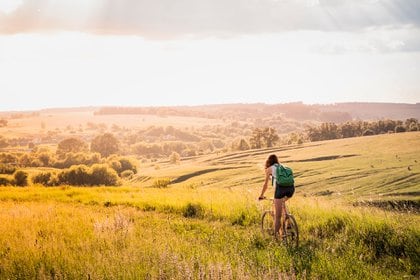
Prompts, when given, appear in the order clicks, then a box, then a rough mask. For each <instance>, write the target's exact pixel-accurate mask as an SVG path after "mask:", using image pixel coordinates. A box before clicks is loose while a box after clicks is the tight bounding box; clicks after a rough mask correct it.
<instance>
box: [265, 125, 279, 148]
mask: <svg viewBox="0 0 420 280" xmlns="http://www.w3.org/2000/svg"><path fill="white" fill-rule="evenodd" d="M262 137H263V141H264V144H265V146H266V147H267V148H271V147H273V146H274V145H276V144H277V142H278V141H279V136H278V134H277V133H276V130H275V129H274V128H271V127H266V128H264V130H263V136H262Z"/></svg>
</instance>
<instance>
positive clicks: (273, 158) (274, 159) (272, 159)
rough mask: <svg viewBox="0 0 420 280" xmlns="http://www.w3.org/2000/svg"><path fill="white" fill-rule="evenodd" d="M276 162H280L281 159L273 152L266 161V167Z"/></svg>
mask: <svg viewBox="0 0 420 280" xmlns="http://www.w3.org/2000/svg"><path fill="white" fill-rule="evenodd" d="M275 163H277V164H278V163H279V159H278V158H277V156H276V155H275V154H272V155H270V156H269V157H268V159H267V160H266V161H265V168H268V167H270V166H272V165H273V164H275Z"/></svg>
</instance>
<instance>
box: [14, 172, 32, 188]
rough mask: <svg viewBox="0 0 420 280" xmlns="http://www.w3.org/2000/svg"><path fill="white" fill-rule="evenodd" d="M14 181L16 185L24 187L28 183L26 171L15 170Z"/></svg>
mask: <svg viewBox="0 0 420 280" xmlns="http://www.w3.org/2000/svg"><path fill="white" fill-rule="evenodd" d="M13 177H14V183H15V185H16V186H19V187H24V186H27V185H28V173H26V172H25V171H22V170H17V171H16V172H15V173H14V174H13Z"/></svg>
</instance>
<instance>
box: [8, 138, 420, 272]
mask: <svg viewBox="0 0 420 280" xmlns="http://www.w3.org/2000/svg"><path fill="white" fill-rule="evenodd" d="M419 136H420V133H418V132H413V133H401V134H389V135H380V136H369V137H360V138H351V139H341V140H333V141H322V142H313V143H304V144H302V145H288V146H280V147H276V148H269V149H258V150H250V151H242V152H231V153H221V152H218V153H213V154H209V155H202V156H196V157H190V158H185V159H181V161H180V162H178V163H177V164H173V163H171V162H169V161H168V160H160V161H154V162H148V163H143V164H141V165H140V166H139V172H138V174H137V175H136V176H134V177H133V178H132V179H131V180H130V181H126V182H125V183H124V184H123V186H119V187H71V186H59V187H43V186H40V185H31V186H28V187H24V188H18V187H1V188H0V208H1V212H0V216H1V217H0V220H1V223H0V279H402V278H404V279H418V277H419V276H420V270H419V268H420V249H419V248H420V246H419V244H420V226H419V225H420V223H419V222H420V219H419V215H418V209H419V207H418V205H419V193H420V163H419V161H420V150H419V149H418V147H419V144H420V137H419ZM271 153H276V154H277V155H278V156H279V158H280V160H281V161H282V162H283V163H285V164H287V165H289V166H290V167H292V168H293V169H294V171H295V175H296V182H297V183H296V186H297V191H296V194H295V197H294V198H293V199H292V200H290V202H288V203H289V209H290V211H291V212H292V213H293V214H294V215H295V217H296V219H297V222H298V224H299V227H300V228H299V229H300V236H301V239H300V245H299V247H298V248H289V247H287V246H285V245H283V244H279V243H278V242H277V241H275V240H273V239H272V238H269V237H264V236H263V235H262V234H261V231H260V216H261V211H262V210H263V209H265V208H267V207H270V205H269V204H266V203H265V202H258V201H257V197H258V195H259V192H260V188H261V185H262V182H263V164H264V161H265V158H266V157H267V156H268V155H269V154H271ZM29 171H30V172H31V170H29ZM32 172H33V170H32ZM162 182H163V183H162Z"/></svg>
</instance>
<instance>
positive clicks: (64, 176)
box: [58, 165, 90, 186]
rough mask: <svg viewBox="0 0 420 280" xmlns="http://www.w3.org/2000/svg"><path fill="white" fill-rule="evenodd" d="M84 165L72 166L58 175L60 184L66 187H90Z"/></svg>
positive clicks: (87, 171)
mask: <svg viewBox="0 0 420 280" xmlns="http://www.w3.org/2000/svg"><path fill="white" fill-rule="evenodd" d="M89 171H90V170H89V167H87V166H86V165H74V166H72V167H70V168H69V169H67V170H64V171H62V172H60V173H59V174H58V181H59V183H60V184H68V185H76V186H83V185H90V174H89V173H90V172H89Z"/></svg>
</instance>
